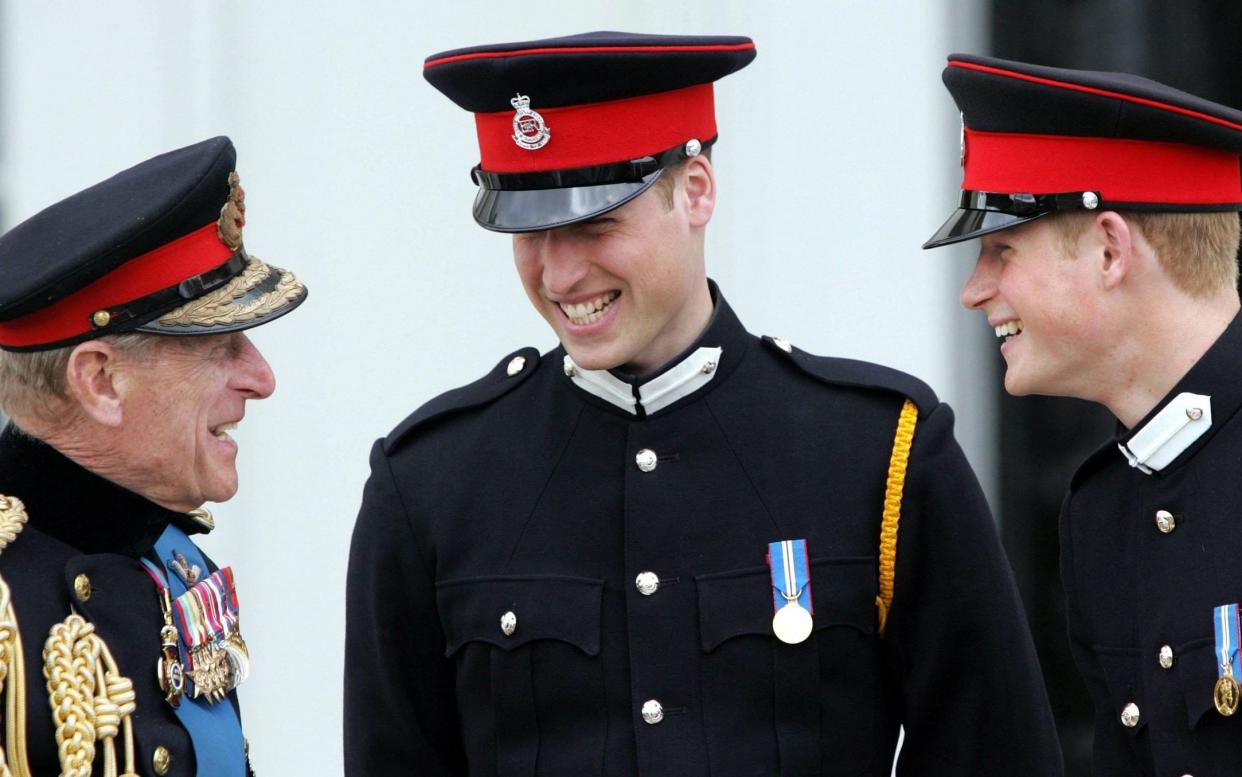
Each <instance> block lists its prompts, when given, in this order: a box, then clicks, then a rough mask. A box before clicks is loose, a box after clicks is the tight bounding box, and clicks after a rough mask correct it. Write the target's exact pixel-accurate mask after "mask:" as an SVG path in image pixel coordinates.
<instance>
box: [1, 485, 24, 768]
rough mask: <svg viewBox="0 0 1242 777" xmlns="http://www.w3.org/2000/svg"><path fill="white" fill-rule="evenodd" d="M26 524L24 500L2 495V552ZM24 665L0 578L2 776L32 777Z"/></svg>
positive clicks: (14, 620) (6, 587)
mask: <svg viewBox="0 0 1242 777" xmlns="http://www.w3.org/2000/svg"><path fill="white" fill-rule="evenodd" d="M25 525H26V506H25V505H24V504H22V500H20V499H18V498H17V497H13V496H5V495H4V494H0V552H3V551H4V549H5V548H7V547H8V546H9V544H10V543H11V542H13V541H14V540H15V539H17V535H18V534H20V533H21V531H22V527H23V526H25ZM25 666H26V664H25V658H24V656H23V654H22V639H21V631H20V630H19V629H18V627H17V612H16V610H14V609H13V599H12V594H11V592H10V591H9V585H8V583H7V582H6V581H5V580H4V578H3V577H0V695H3V696H4V701H5V704H4V741H5V747H3V748H0V777H31V773H30V763H29V760H28V759H27V757H26V670H25ZM6 680H8V683H9V684H8V688H7V689H6V688H5V685H4V683H5V681H6ZM6 690H7V691H8V693H7V694H6V693H5V691H6ZM10 762H11V763H10Z"/></svg>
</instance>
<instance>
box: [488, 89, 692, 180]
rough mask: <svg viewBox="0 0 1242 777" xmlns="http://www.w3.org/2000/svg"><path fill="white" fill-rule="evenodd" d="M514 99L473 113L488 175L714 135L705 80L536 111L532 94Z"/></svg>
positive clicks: (591, 160)
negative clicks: (507, 105)
mask: <svg viewBox="0 0 1242 777" xmlns="http://www.w3.org/2000/svg"><path fill="white" fill-rule="evenodd" d="M513 104H514V109H513V110H511V111H499V112H496V113H476V114H475V116H474V118H475V125H476V127H477V129H478V133H479V153H480V159H481V162H480V167H481V168H482V169H483V170H485V171H487V172H489V173H532V172H541V171H547V170H565V169H572V168H578V167H594V166H597V165H607V164H612V163H615V162H624V161H628V160H630V159H639V158H641V157H644V156H649V155H654V154H658V153H660V152H662V151H666V150H668V149H670V148H673V147H675V146H678V145H680V144H682V143H685V142H686V141H687V140H690V139H692V138H694V139H698V140H700V141H704V142H706V141H707V140H710V139H712V138H715V137H716V110H715V99H714V93H713V90H712V85H711V84H710V83H708V84H697V85H695V86H690V87H686V88H684V89H675V90H673V91H669V92H659V93H656V94H648V95H642V96H640V97H630V98H626V99H622V100H611V101H608V102H600V103H589V104H585V105H570V106H565V107H561V108H546V109H540V108H539V95H537V94H532V95H515V96H514V100H513Z"/></svg>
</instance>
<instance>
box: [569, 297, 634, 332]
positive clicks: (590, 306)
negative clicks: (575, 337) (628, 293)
mask: <svg viewBox="0 0 1242 777" xmlns="http://www.w3.org/2000/svg"><path fill="white" fill-rule="evenodd" d="M619 296H621V292H619V291H610V292H608V293H607V294H601V295H600V296H598V297H596V298H595V299H592V300H588V301H586V302H579V303H577V304H575V305H566V304H564V303H561V310H562V311H563V312H564V313H565V315H566V317H568V318H569V320H570V321H572V322H574V323H575V324H577V325H578V326H585V325H586V324H594V323H595V322H596V321H599V320H600V318H602V317H603V315H604V310H606V309H607V308H608V306H609V305H611V304H612V301H613V300H615V299H616V298H617V297H619Z"/></svg>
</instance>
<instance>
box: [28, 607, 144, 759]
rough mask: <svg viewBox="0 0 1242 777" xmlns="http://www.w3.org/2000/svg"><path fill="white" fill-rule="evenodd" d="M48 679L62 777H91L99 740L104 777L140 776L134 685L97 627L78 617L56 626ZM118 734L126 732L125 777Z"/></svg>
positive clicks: (46, 650) (46, 657) (46, 659)
mask: <svg viewBox="0 0 1242 777" xmlns="http://www.w3.org/2000/svg"><path fill="white" fill-rule="evenodd" d="M43 676H44V677H45V678H47V692H48V700H49V701H50V702H51V704H52V719H53V721H54V722H55V724H56V748H57V754H58V756H59V758H60V769H61V772H60V773H61V777H91V773H92V765H93V764H94V761H95V755H96V749H95V743H96V742H99V743H102V745H103V762H104V763H103V777H137V775H136V774H135V773H134V729H133V720H132V717H131V716H132V715H133V712H134V709H135V708H136V705H135V696H134V684H133V682H132V681H131V680H130V679H129V678H128V677H125V676H124V675H122V674H121V673H120V670H119V669H118V668H117V665H116V661H115V660H114V659H113V657H112V651H110V650H109V649H108V646H107V644H105V643H104V641H103V640H102V639H100V637H99V635H98V634H96V633H95V624H93V623H90V622H89V621H87V620H86V619H85V618H83V617H82V616H81V615H78V614H77V613H74V614H72V615H70V616H69V617H68V618H65V620H64V621H62V622H61V623H58V624H56V625H55V626H53V627H52V632H51V634H50V635H49V636H48V638H47V642H46V643H45V644H44V646H43ZM118 734H124V740H123V741H124V745H125V771H124V772H123V773H122V775H118V773H117V758H116V737H117V735H118Z"/></svg>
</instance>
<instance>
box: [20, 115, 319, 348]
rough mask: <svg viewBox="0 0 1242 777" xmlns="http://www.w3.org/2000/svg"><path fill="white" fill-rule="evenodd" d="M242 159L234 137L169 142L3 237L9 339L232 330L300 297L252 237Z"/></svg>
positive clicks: (38, 343) (38, 341) (297, 286)
mask: <svg viewBox="0 0 1242 777" xmlns="http://www.w3.org/2000/svg"><path fill="white" fill-rule="evenodd" d="M236 162H237V152H236V151H235V150H234V148H233V143H232V141H230V140H229V139H228V138H226V137H217V138H212V139H210V140H205V141H203V142H201V143H197V144H195V145H192V146H187V147H186V148H182V149H178V150H176V151H170V152H168V153H166V154H161V155H160V156H157V157H155V158H153V159H149V160H147V161H146V162H143V163H141V164H139V165H136V166H134V167H131V168H129V169H128V170H125V171H123V172H120V173H117V174H116V175H114V176H112V177H111V178H109V179H107V180H106V181H103V182H101V183H98V184H95V185H94V186H92V187H90V188H89V189H86V190H84V191H81V192H78V193H77V194H75V195H73V196H71V197H69V198H67V199H65V200H62V201H60V202H58V203H56V204H55V205H52V206H51V207H49V208H46V209H45V210H43V211H40V212H39V213H37V214H35V215H34V216H32V217H31V218H29V219H27V220H26V221H24V222H22V223H21V224H19V225H18V226H16V227H14V228H13V229H12V230H10V231H9V232H8V233H6V234H5V235H4V236H3V237H0V348H3V349H5V350H10V351H41V350H48V349H51V348H58V347H61V346H65V345H71V344H73V343H77V342H81V341H83V340H88V339H90V338H94V337H99V336H102V335H108V334H118V333H121V332H130V331H141V332H149V333H153V334H167V335H200V334H217V333H222V332H231V331H237V330H240V329H248V328H250V327H253V326H258V325H259V324H262V323H264V322H266V321H270V320H272V319H274V318H278V317H279V316H282V315H284V314H285V313H288V312H289V311H290V310H292V309H293V308H295V307H297V306H298V305H299V304H301V303H302V301H303V300H304V299H305V298H306V287H305V286H303V285H302V283H301V282H300V281H298V279H297V278H296V277H294V276H293V274H292V273H289V272H286V271H284V270H281V269H280V268H278V267H272V266H270V265H267V264H264V263H263V262H261V261H259V260H258V259H256V258H254V257H252V256H249V255H248V254H247V253H246V250H245V248H244V247H243V246H242V227H243V226H244V225H245V211H246V201H245V191H244V190H243V189H242V188H241V184H240V178H239V177H238V175H237V173H236V172H235V167H236Z"/></svg>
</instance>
